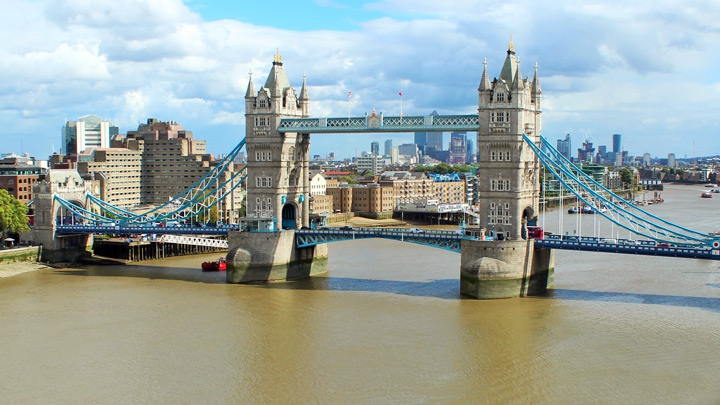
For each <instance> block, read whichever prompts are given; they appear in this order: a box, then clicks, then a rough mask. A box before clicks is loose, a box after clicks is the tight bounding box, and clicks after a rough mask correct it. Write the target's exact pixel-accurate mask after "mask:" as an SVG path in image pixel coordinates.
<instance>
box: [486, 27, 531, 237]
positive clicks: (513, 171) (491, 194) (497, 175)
mask: <svg viewBox="0 0 720 405" xmlns="http://www.w3.org/2000/svg"><path fill="white" fill-rule="evenodd" d="M540 99H541V91H540V84H539V82H538V78H537V65H536V68H535V76H534V78H533V80H532V82H531V81H529V80H528V79H523V77H522V74H521V73H520V61H519V59H518V58H517V56H516V55H515V47H514V45H513V43H512V38H511V39H510V44H509V46H508V50H507V56H506V58H505V63H504V64H503V67H502V70H501V72H500V77H499V78H495V79H494V80H493V81H492V82H491V81H490V80H489V76H488V73H487V62H485V63H484V67H483V73H482V78H481V80H480V86H479V88H478V117H479V122H480V130H479V131H478V135H477V145H478V152H479V157H478V163H479V165H480V170H479V177H480V179H479V180H480V181H479V187H480V188H479V205H480V225H481V227H483V228H485V229H486V230H487V232H488V233H491V234H494V235H496V236H500V237H502V238H508V239H511V240H518V239H523V238H525V235H526V234H527V232H525V229H524V227H525V226H526V225H527V223H528V222H529V221H532V220H534V218H536V216H537V215H538V211H539V204H540V180H539V179H540V173H539V170H540V164H539V160H538V159H537V157H535V154H534V153H533V152H532V150H531V149H530V147H529V146H528V145H527V144H525V141H524V140H523V133H525V134H527V136H528V137H530V138H531V139H532V140H533V141H535V142H536V143H539V140H540V132H541V130H542V120H541V118H542V110H541V109H540Z"/></svg>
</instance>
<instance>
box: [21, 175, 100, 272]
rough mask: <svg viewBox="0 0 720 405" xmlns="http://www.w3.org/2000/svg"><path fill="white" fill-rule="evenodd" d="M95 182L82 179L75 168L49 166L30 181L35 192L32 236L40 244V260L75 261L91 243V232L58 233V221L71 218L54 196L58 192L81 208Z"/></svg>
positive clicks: (84, 204) (84, 205)
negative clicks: (39, 177) (40, 177)
mask: <svg viewBox="0 0 720 405" xmlns="http://www.w3.org/2000/svg"><path fill="white" fill-rule="evenodd" d="M93 186H95V185H94V184H92V183H91V182H86V181H84V180H83V179H82V178H81V177H80V175H79V174H78V172H77V170H75V169H72V170H68V169H51V170H49V171H48V174H47V176H46V178H45V180H43V181H41V182H38V183H35V184H34V185H33V194H34V195H35V203H34V204H35V224H34V225H33V239H34V241H35V243H36V244H38V245H41V246H42V257H41V260H43V261H48V262H70V263H72V262H75V261H77V260H78V259H79V258H80V257H82V256H84V255H85V254H86V253H85V252H86V250H87V248H88V247H89V246H92V241H93V237H92V235H85V234H77V235H58V234H56V229H57V224H58V222H59V221H68V220H72V219H71V218H72V217H71V215H70V217H68V215H69V214H68V213H67V212H63V209H62V208H61V207H60V204H59V203H58V202H57V201H56V200H55V196H56V195H57V196H60V197H62V198H63V199H65V200H67V201H69V202H70V203H72V204H74V205H77V206H78V207H82V208H85V207H86V202H87V194H88V193H90V192H92V191H95V194H98V193H97V190H92V187H93ZM69 218H70V219H69Z"/></svg>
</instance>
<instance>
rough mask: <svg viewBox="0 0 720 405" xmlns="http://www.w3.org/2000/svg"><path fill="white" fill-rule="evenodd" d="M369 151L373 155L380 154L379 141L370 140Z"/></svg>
mask: <svg viewBox="0 0 720 405" xmlns="http://www.w3.org/2000/svg"><path fill="white" fill-rule="evenodd" d="M370 153H371V154H373V155H375V156H377V155H379V154H380V142H378V141H372V142H370Z"/></svg>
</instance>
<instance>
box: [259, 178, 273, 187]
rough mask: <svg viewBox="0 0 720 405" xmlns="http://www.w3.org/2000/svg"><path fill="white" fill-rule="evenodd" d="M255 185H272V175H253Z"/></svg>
mask: <svg viewBox="0 0 720 405" xmlns="http://www.w3.org/2000/svg"><path fill="white" fill-rule="evenodd" d="M255 187H262V188H270V187H272V177H255Z"/></svg>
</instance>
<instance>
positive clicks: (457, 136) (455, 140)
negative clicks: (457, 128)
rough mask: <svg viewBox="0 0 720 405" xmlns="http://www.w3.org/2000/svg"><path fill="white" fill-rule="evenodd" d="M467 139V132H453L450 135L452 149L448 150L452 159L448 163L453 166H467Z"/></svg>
mask: <svg viewBox="0 0 720 405" xmlns="http://www.w3.org/2000/svg"><path fill="white" fill-rule="evenodd" d="M466 138H467V133H465V132H452V133H451V134H450V147H449V148H448V149H449V151H450V159H449V162H448V163H450V164H453V165H457V164H465V162H466V158H467V147H466V145H465V140H466Z"/></svg>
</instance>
